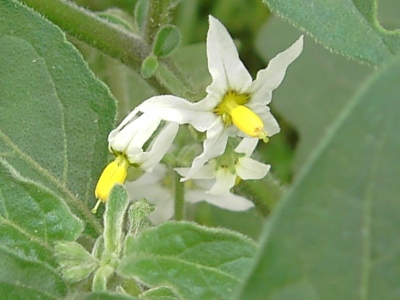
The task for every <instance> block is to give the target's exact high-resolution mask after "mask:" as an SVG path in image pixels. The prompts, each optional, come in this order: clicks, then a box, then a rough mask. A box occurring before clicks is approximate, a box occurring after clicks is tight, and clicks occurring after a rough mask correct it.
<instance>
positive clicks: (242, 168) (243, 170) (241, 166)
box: [236, 156, 271, 180]
mask: <svg viewBox="0 0 400 300" xmlns="http://www.w3.org/2000/svg"><path fill="white" fill-rule="evenodd" d="M270 168H271V166H270V165H266V164H263V163H260V162H259V161H256V160H254V159H251V158H249V157H246V156H244V157H241V158H239V159H238V162H237V164H236V174H237V175H238V176H239V177H240V178H242V179H244V180H247V179H261V178H263V177H264V176H265V175H267V173H268V171H269V169H270Z"/></svg>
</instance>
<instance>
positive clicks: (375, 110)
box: [238, 57, 400, 300]
mask: <svg viewBox="0 0 400 300" xmlns="http://www.w3.org/2000/svg"><path fill="white" fill-rule="evenodd" d="M399 94H400V57H397V58H396V59H395V60H394V61H391V64H389V65H386V66H385V67H383V68H382V69H381V70H379V71H378V72H377V73H375V74H374V75H373V76H372V78H371V79H370V80H369V81H368V82H366V83H365V85H364V87H363V89H362V90H361V92H360V93H359V94H358V95H357V96H356V97H355V98H353V99H352V100H351V101H350V102H349V103H348V104H347V105H346V108H345V110H344V111H343V113H342V114H341V115H340V116H338V118H337V120H336V122H335V123H334V125H333V126H332V128H331V129H330V130H329V132H328V133H327V135H326V137H325V139H324V140H323V142H322V143H321V144H320V145H319V147H318V148H317V149H316V152H315V153H314V155H313V157H312V159H311V160H310V161H309V162H308V163H307V165H306V166H305V168H304V169H303V172H302V174H301V175H300V176H299V178H298V181H297V182H296V183H295V185H294V186H293V187H292V189H291V190H290V191H289V192H288V194H287V195H286V197H285V199H284V200H283V201H282V202H281V203H280V205H278V207H277V209H276V210H275V211H274V212H273V213H272V216H271V219H270V220H269V223H268V224H267V227H266V228H265V231H264V244H263V247H262V251H261V253H260V255H259V257H258V259H257V262H256V263H255V265H254V270H253V272H252V274H251V276H250V277H249V279H248V282H247V283H246V284H245V286H244V289H243V291H242V292H241V293H240V296H239V297H238V299H307V300H310V299H335V300H336V299H399V298H400V286H399V278H400V251H399V249H400V240H399V238H398V236H399V228H400V218H399V215H400V203H399V195H400V185H399V182H398V181H399V178H400V165H399V163H398V160H399V159H398V156H399V153H400V138H399V134H398V128H399V127H400V118H399V117H398V116H399V115H400V102H399Z"/></svg>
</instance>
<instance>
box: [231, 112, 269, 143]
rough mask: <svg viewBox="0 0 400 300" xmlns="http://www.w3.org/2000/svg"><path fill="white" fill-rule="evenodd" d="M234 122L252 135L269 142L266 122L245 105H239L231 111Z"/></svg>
mask: <svg viewBox="0 0 400 300" xmlns="http://www.w3.org/2000/svg"><path fill="white" fill-rule="evenodd" d="M230 113H231V117H232V122H233V124H235V126H236V127H237V128H239V129H240V130H241V131H243V132H244V133H246V134H248V135H249V136H251V137H258V138H259V139H262V140H263V141H264V142H265V143H266V142H268V137H267V133H266V132H265V131H264V123H263V122H262V120H261V119H260V117H259V116H257V115H256V114H255V113H254V112H253V111H252V110H250V109H249V108H247V107H246V106H243V105H238V106H237V107H235V108H234V109H232V110H231V111H230Z"/></svg>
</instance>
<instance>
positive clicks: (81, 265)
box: [55, 241, 99, 282]
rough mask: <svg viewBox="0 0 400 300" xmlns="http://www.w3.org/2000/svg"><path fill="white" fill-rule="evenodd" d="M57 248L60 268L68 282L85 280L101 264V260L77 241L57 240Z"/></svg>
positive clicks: (56, 253)
mask: <svg viewBox="0 0 400 300" xmlns="http://www.w3.org/2000/svg"><path fill="white" fill-rule="evenodd" d="M55 250H56V252H55V255H56V258H57V263H58V265H59V269H60V271H61V273H62V274H63V277H64V279H65V280H66V281H68V282H79V281H81V280H84V279H85V278H87V277H88V276H89V275H90V274H91V273H92V272H93V271H94V270H95V269H96V268H97V267H98V265H99V261H98V260H97V259H96V258H95V257H94V256H93V255H91V254H90V253H89V252H88V251H87V250H86V249H85V248H83V246H82V245H81V244H78V243H76V242H66V241H61V242H57V243H56V248H55Z"/></svg>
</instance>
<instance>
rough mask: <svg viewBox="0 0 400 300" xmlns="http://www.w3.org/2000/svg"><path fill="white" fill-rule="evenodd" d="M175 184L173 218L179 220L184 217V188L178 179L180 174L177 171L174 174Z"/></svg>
mask: <svg viewBox="0 0 400 300" xmlns="http://www.w3.org/2000/svg"><path fill="white" fill-rule="evenodd" d="M174 177H175V178H174V179H175V180H174V181H175V182H174V185H175V220H177V221H180V220H183V219H185V195H184V194H185V190H184V185H183V183H182V182H181V181H180V180H181V176H180V175H179V174H178V173H175V174H174Z"/></svg>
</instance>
